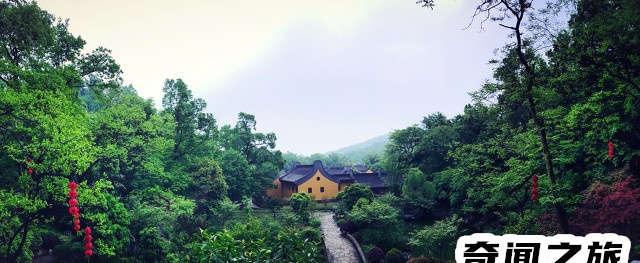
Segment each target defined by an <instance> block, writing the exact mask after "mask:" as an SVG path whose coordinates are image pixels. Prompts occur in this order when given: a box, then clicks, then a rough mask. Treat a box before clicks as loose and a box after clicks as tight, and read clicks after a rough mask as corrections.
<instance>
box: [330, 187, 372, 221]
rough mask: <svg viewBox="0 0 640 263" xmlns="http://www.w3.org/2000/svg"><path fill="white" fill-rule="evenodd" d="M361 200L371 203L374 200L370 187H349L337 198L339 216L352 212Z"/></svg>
mask: <svg viewBox="0 0 640 263" xmlns="http://www.w3.org/2000/svg"><path fill="white" fill-rule="evenodd" d="M361 198H364V199H367V200H369V201H371V200H373V192H372V191H371V189H369V187H367V186H365V185H361V184H352V185H349V186H347V188H345V189H344V191H342V192H340V193H338V196H337V197H336V200H337V201H338V205H337V212H338V214H345V213H347V212H348V211H350V210H351V209H352V208H353V206H354V205H355V204H356V202H357V201H358V200H360V199H361Z"/></svg>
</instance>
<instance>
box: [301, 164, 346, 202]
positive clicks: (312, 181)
mask: <svg viewBox="0 0 640 263" xmlns="http://www.w3.org/2000/svg"><path fill="white" fill-rule="evenodd" d="M318 177H320V180H318V179H317V178H318ZM309 187H311V189H312V193H310V195H312V196H314V198H315V199H316V200H325V199H333V198H336V196H337V195H338V183H335V182H333V181H331V180H329V179H327V178H326V177H324V175H322V173H321V172H320V171H316V173H315V174H314V175H313V177H311V178H309V180H307V181H306V182H304V183H302V184H301V185H300V186H298V192H300V193H308V189H309ZM320 187H324V192H320Z"/></svg>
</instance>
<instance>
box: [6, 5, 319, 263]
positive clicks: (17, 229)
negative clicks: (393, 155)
mask: <svg viewBox="0 0 640 263" xmlns="http://www.w3.org/2000/svg"><path fill="white" fill-rule="evenodd" d="M84 44H85V42H84V40H82V38H80V37H78V36H75V35H73V34H71V33H70V32H69V31H68V28H67V23H66V21H63V20H60V19H57V18H55V17H54V16H53V15H52V14H50V13H48V12H46V11H44V10H42V9H40V7H38V5H37V4H36V3H32V2H26V1H1V2H0V130H1V132H0V142H1V145H2V148H1V150H0V167H1V168H2V169H1V171H2V172H1V173H2V175H1V176H0V261H2V262H16V261H20V262H29V261H31V259H32V258H33V257H34V255H35V254H37V253H44V254H45V255H46V254H48V252H47V251H49V249H51V251H53V256H55V257H57V258H59V259H65V260H70V261H81V260H83V248H82V235H80V234H78V235H77V234H76V233H73V232H71V230H72V227H71V224H72V219H71V216H70V215H69V214H68V213H67V212H66V211H67V208H68V206H67V204H66V202H67V197H66V191H67V190H66V185H67V183H69V181H77V182H78V187H77V192H78V197H77V200H78V204H77V206H78V207H79V208H80V210H81V212H82V213H81V218H80V219H81V221H82V224H83V227H84V225H87V226H90V227H91V228H92V229H93V232H92V236H93V246H94V247H93V252H94V254H93V257H92V260H94V261H98V262H118V261H129V262H141V261H161V262H165V261H179V262H182V261H183V259H184V258H188V257H189V256H190V254H191V252H190V250H189V249H186V248H195V247H200V243H201V242H202V239H201V234H200V231H199V229H210V230H211V231H219V230H220V229H222V228H224V226H225V224H226V222H227V221H228V220H229V219H230V218H231V217H232V215H233V214H234V213H237V208H238V205H237V204H235V203H233V201H236V202H238V201H241V200H243V198H244V199H245V200H250V198H251V197H260V196H261V195H262V194H263V193H264V189H266V188H267V187H269V186H271V181H272V178H273V176H274V175H275V174H277V172H278V171H280V169H282V167H283V164H284V160H283V158H282V156H281V154H280V152H279V151H276V150H274V148H275V141H276V137H275V135H274V134H273V133H268V134H263V133H258V132H256V120H255V117H254V116H253V115H250V114H247V113H240V114H239V115H238V121H237V122H236V124H235V125H234V126H231V125H225V126H222V127H218V125H217V123H216V120H215V118H214V117H213V115H212V114H211V113H206V112H204V109H205V107H206V103H205V102H204V100H202V99H199V98H195V97H194V96H193V94H192V92H191V91H190V90H189V88H188V87H187V85H186V84H185V83H184V82H183V81H182V80H180V79H168V80H167V81H166V82H165V85H164V88H163V91H164V98H163V100H162V106H163V108H162V110H159V109H157V108H156V107H155V106H154V103H153V101H151V100H145V99H142V98H140V97H139V96H138V95H137V94H136V92H135V89H133V87H131V86H124V85H122V79H121V74H122V71H121V70H120V67H119V65H118V64H117V63H116V61H115V60H114V59H113V58H112V57H111V55H110V51H109V50H108V49H105V48H102V47H100V48H97V49H95V50H94V51H91V52H89V53H83V52H82V50H83V47H84ZM245 207H248V206H245ZM205 233H207V232H205ZM218 235H220V236H226V235H227V233H226V232H220V233H216V234H212V236H218ZM303 235H304V231H302V230H301V229H291V230H287V231H284V230H283V231H281V232H279V233H277V234H275V235H274V236H275V238H276V240H274V241H273V242H276V243H273V244H280V245H281V248H280V250H274V251H272V252H270V253H272V254H267V255H266V256H267V257H269V256H272V257H274V258H283V259H284V258H286V257H288V256H289V255H287V256H282V255H280V254H279V253H285V252H286V253H289V252H290V251H296V250H297V248H296V247H292V246H301V249H302V250H301V251H304V252H305V253H313V255H312V256H310V257H317V256H318V255H320V256H321V255H322V253H321V252H320V253H317V249H318V246H317V243H318V239H317V238H316V239H313V240H312V239H309V240H307V239H306V238H307V237H305V236H303ZM205 237H207V238H208V237H209V236H208V235H207V234H205ZM289 240H301V241H304V242H300V243H299V244H297V243H296V244H294V243H291V242H289ZM269 242H271V241H269ZM277 242H279V243H277ZM267 245H269V246H270V245H272V244H271V243H269V244H265V246H267ZM283 251H284V252H283ZM291 256H292V257H298V256H297V255H295V253H294V254H291ZM308 257H309V256H308ZM191 259H192V260H193V261H199V259H194V258H191ZM202 260H206V259H202ZM292 260H293V261H295V259H292ZM305 261H306V260H305Z"/></svg>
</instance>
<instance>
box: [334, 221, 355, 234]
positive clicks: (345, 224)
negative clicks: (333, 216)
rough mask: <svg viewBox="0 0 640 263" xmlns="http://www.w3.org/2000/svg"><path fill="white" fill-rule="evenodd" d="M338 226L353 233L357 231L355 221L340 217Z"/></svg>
mask: <svg viewBox="0 0 640 263" xmlns="http://www.w3.org/2000/svg"><path fill="white" fill-rule="evenodd" d="M338 227H339V228H340V231H342V232H347V233H353V232H355V231H356V225H355V224H354V223H353V222H351V221H349V220H345V219H340V221H338Z"/></svg>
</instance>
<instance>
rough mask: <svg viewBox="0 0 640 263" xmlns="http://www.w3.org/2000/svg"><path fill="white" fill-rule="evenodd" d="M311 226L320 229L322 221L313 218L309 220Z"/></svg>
mask: <svg viewBox="0 0 640 263" xmlns="http://www.w3.org/2000/svg"><path fill="white" fill-rule="evenodd" d="M309 226H310V227H314V228H320V220H318V219H317V218H311V219H310V220H309Z"/></svg>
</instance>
